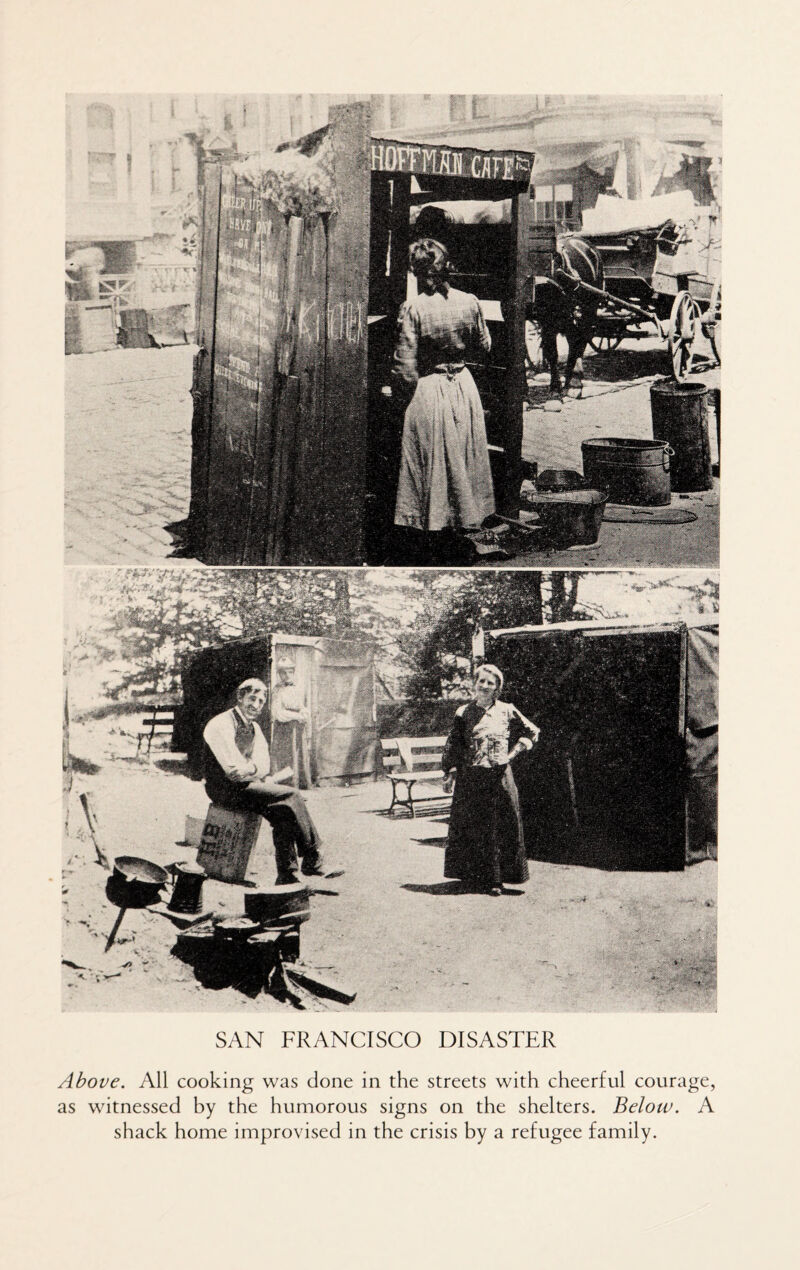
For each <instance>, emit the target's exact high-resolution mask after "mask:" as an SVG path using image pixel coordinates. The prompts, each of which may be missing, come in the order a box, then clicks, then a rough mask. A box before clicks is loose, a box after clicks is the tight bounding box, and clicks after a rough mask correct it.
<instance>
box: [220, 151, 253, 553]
mask: <svg viewBox="0 0 800 1270" xmlns="http://www.w3.org/2000/svg"><path fill="white" fill-rule="evenodd" d="M259 204H260V200H259V199H258V198H257V197H256V195H255V192H254V189H253V186H252V185H251V184H250V182H249V181H246V180H244V179H243V178H242V177H237V176H236V175H235V174H234V173H233V171H231V170H228V171H225V172H224V173H223V176H222V199H221V216H220V233H219V251H218V273H217V320H216V344H215V350H214V397H213V405H212V414H211V473H212V483H211V484H212V488H211V493H210V500H209V513H208V525H209V533H208V555H209V557H210V559H211V561H212V562H213V563H214V564H241V563H242V561H243V558H244V554H245V540H246V536H247V525H248V515H247V510H248V509H249V505H250V493H251V489H252V481H253V472H254V460H255V441H256V432H257V428H258V418H259V395H260V385H259V381H258V366H259V336H260V299H261V278H260V272H259V252H258V239H259V234H258V229H257V227H258V217H257V215H256V214H255V213H256V212H257V211H258V210H259Z"/></svg>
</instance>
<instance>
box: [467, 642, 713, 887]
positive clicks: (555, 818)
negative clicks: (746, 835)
mask: <svg viewBox="0 0 800 1270" xmlns="http://www.w3.org/2000/svg"><path fill="white" fill-rule="evenodd" d="M718 654H719V629H718V626H717V624H716V622H708V623H706V624H702V625H697V626H690V625H686V624H685V623H682V622H676V623H658V624H653V625H650V624H642V623H635V622H633V621H618V622H608V623H600V622H566V623H563V624H561V625H558V626H524V627H519V628H517V629H513V630H496V631H485V632H478V634H477V635H476V638H475V642H474V646H473V656H474V657H475V659H476V660H486V661H490V662H495V663H496V664H497V665H498V666H500V667H501V669H502V670H503V672H504V674H505V681H506V682H505V688H504V694H503V695H504V696H505V697H506V698H507V699H508V700H510V701H513V702H514V704H515V705H516V706H518V707H519V709H520V710H522V712H523V714H526V715H527V716H528V717H529V718H531V719H533V720H534V721H535V722H536V723H538V724H539V726H540V727H541V729H542V735H541V738H540V741H539V744H538V745H537V746H535V747H534V750H533V753H532V755H531V758H530V759H529V760H528V759H526V760H525V761H521V762H519V763H518V764H517V766H516V768H515V775H516V779H517V782H518V785H519V789H520V800H521V804H522V810H523V819H524V822H525V834H526V843H527V849H528V854H529V855H531V856H533V857H534V858H536V859H540V860H550V861H558V862H563V863H570V864H586V865H593V866H596V867H601V868H608V869H681V868H683V866H684V864H685V863H687V862H693V861H695V860H699V859H708V858H710V857H713V858H716V843H717V828H716V825H717V815H716V813H717V682H718V660H719V658H718Z"/></svg>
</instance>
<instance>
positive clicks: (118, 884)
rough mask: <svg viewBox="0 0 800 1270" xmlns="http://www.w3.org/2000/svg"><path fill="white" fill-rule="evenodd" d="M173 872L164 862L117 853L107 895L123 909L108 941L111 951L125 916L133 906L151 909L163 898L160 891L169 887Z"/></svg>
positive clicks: (107, 887) (107, 885) (107, 945)
mask: <svg viewBox="0 0 800 1270" xmlns="http://www.w3.org/2000/svg"><path fill="white" fill-rule="evenodd" d="M168 878H169V874H168V873H167V871H166V869H162V868H161V865H159V864H153V862H152V861H151V860H142V859H140V858H139V857H138V856H132V855H123V856H117V858H116V860H115V861H114V869H113V872H112V874H111V877H110V878H109V879H108V882H107V884H106V896H107V898H108V899H109V900H110V901H111V903H112V904H116V905H117V907H118V908H119V910H120V911H119V916H118V917H117V920H116V921H115V923H114V926H113V928H112V930H111V934H110V935H109V937H108V939H107V940H106V949H105V950H106V952H108V950H109V948H110V947H111V945H112V944H113V943H114V940H115V939H116V937H117V931H118V930H119V928H120V926H121V925H122V919H123V917H124V916H125V913H126V912H127V910H128V909H129V908H147V906H148V904H155V903H156V902H157V900H158V899H159V898H160V895H159V892H160V891H161V888H162V887H163V886H166V884H167V881H168Z"/></svg>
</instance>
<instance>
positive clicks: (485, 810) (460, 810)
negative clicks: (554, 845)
mask: <svg viewBox="0 0 800 1270" xmlns="http://www.w3.org/2000/svg"><path fill="white" fill-rule="evenodd" d="M444 876H445V877H446V878H458V879H459V880H461V881H462V882H469V883H470V884H472V885H474V886H479V887H483V886H486V887H492V886H501V885H502V883H503V882H512V883H513V882H517V883H519V882H527V880H528V861H527V859H526V857H525V839H524V836H523V832H522V817H521V816H520V810H519V795H518V793H517V785H516V782H515V780H514V775H513V773H512V771H511V768H510V767H495V768H484V767H468V768H462V770H461V771H459V773H458V775H457V776H456V785H455V790H454V793H453V806H452V809H451V812H450V830H449V833H448V835H447V846H446V848H445V853H444Z"/></svg>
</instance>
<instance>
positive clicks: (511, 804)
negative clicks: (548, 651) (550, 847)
mask: <svg viewBox="0 0 800 1270" xmlns="http://www.w3.org/2000/svg"><path fill="white" fill-rule="evenodd" d="M502 688H503V673H502V671H501V670H498V668H497V666H492V665H485V666H481V667H480V669H479V670H478V673H477V675H476V676H475V698H474V700H473V701H471V702H469V704H468V705H465V706H460V707H459V709H458V710H457V711H456V716H455V719H454V720H453V726H452V729H451V731H450V735H449V737H448V738H447V743H446V745H445V748H444V753H443V756H442V766H443V767H444V770H445V778H444V787H445V791H446V792H447V793H449V792H450V791H451V790H453V787H454V786H455V789H454V792H453V806H452V810H451V813H450V829H449V832H448V835H447V846H446V848H445V854H444V876H445V877H446V878H457V879H459V880H460V881H462V882H465V883H468V884H469V885H471V886H472V887H474V888H475V889H476V890H486V891H488V892H489V894H490V895H502V893H503V883H505V882H509V883H512V884H513V883H517V884H519V883H521V882H527V880H528V861H527V859H526V856H525V838H524V834H523V830H522V818H521V816H520V808H519V795H518V793H517V785H516V782H515V780H514V775H513V772H512V770H511V764H512V762H514V760H515V759H516V758H517V757H518V756H519V755H520V754H522V753H523V752H524V751H526V750H530V749H531V748H532V746H533V745H534V744H535V742H536V741H538V739H539V728H538V727H537V726H536V724H534V723H531V722H530V720H529V719H526V718H525V716H524V715H523V714H521V713H520V711H519V710H518V709H517V707H516V706H513V705H511V703H510V702H507V701H500V700H498V697H499V694H500V692H501V691H502Z"/></svg>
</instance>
